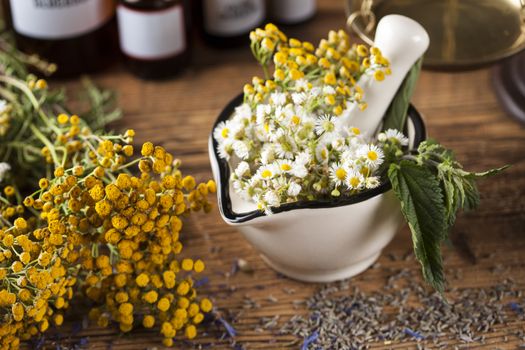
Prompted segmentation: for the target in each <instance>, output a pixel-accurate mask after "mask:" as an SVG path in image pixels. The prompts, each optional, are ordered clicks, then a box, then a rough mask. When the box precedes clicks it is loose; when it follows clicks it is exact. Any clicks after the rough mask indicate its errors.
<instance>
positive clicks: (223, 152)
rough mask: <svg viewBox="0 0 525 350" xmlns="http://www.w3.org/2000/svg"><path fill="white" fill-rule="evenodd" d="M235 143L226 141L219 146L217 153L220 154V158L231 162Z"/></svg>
mask: <svg viewBox="0 0 525 350" xmlns="http://www.w3.org/2000/svg"><path fill="white" fill-rule="evenodd" d="M232 145H233V142H231V141H230V140H225V141H223V142H221V143H219V145H218V146H217V152H218V153H219V156H220V157H221V158H224V159H226V160H229V159H230V157H231V156H232V155H233V147H232Z"/></svg>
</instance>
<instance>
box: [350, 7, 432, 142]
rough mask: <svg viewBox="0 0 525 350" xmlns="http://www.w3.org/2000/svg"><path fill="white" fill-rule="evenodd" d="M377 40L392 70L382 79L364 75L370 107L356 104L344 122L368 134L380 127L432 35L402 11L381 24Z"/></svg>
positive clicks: (366, 98)
mask: <svg viewBox="0 0 525 350" xmlns="http://www.w3.org/2000/svg"><path fill="white" fill-rule="evenodd" d="M374 44H375V46H376V47H378V48H379V49H380V50H381V52H382V54H383V56H384V57H386V58H387V59H388V60H389V61H390V67H391V70H392V73H391V74H390V75H387V76H386V78H385V80H383V81H381V82H376V81H373V77H371V76H369V75H366V76H362V77H361V78H360V79H359V81H358V82H357V84H358V85H359V86H361V88H362V89H363V91H364V100H365V101H366V102H367V104H368V108H367V109H365V110H364V111H360V110H359V109H358V108H356V106H355V105H354V106H352V107H351V108H349V110H348V112H347V113H345V114H346V115H344V116H343V117H344V118H345V119H344V120H343V124H344V125H346V126H355V127H358V128H359V129H361V131H362V132H363V133H366V134H368V135H372V134H374V133H375V132H376V131H377V129H378V127H379V126H380V124H381V120H382V118H383V115H384V114H385V112H386V110H387V108H388V106H389V105H390V101H392V99H393V98H394V95H395V94H396V92H397V90H398V88H399V86H400V85H401V83H402V82H403V79H404V78H405V76H406V75H407V73H408V71H409V70H410V68H411V67H412V65H413V64H414V63H415V62H416V61H417V60H418V59H419V58H420V57H421V56H422V55H423V54H424V53H425V51H426V50H427V48H428V45H429V37H428V34H427V32H426V31H425V29H424V28H423V27H422V26H421V25H420V24H419V23H417V22H416V21H414V20H412V19H410V18H408V17H405V16H401V15H388V16H385V17H383V18H382V19H381V20H380V21H379V24H378V25H377V29H376V35H375V39H374Z"/></svg>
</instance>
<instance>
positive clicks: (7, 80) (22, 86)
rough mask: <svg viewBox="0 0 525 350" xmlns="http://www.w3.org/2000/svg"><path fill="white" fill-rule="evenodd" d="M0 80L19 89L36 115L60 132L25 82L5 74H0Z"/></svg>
mask: <svg viewBox="0 0 525 350" xmlns="http://www.w3.org/2000/svg"><path fill="white" fill-rule="evenodd" d="M0 81H3V82H4V83H6V84H10V85H12V86H14V87H16V88H18V89H20V90H21V91H22V92H23V93H24V94H25V95H26V96H27V98H28V99H29V101H30V102H31V104H32V105H33V108H34V109H35V110H36V111H37V112H38V115H39V116H40V118H41V119H42V121H43V122H44V123H45V124H46V125H47V126H48V127H49V128H51V129H53V131H55V132H56V133H57V134H61V132H60V130H59V129H58V128H56V127H55V126H54V125H53V124H52V123H50V121H49V118H48V117H47V115H46V114H45V113H44V112H43V111H42V109H41V108H40V102H38V100H37V99H36V97H35V95H34V94H33V92H32V91H31V89H29V87H27V85H26V84H24V83H22V82H20V81H19V80H17V79H14V78H11V77H9V76H6V75H0Z"/></svg>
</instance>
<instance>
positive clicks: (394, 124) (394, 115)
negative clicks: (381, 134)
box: [383, 58, 423, 131]
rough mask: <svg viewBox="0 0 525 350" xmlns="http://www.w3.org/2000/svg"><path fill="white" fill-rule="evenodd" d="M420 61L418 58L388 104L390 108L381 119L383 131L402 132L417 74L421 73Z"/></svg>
mask: <svg viewBox="0 0 525 350" xmlns="http://www.w3.org/2000/svg"><path fill="white" fill-rule="evenodd" d="M422 61H423V59H422V58H420V59H419V60H417V62H416V63H414V65H413V66H412V68H411V69H410V71H409V72H408V74H407V76H406V77H405V79H404V80H403V83H402V84H401V86H400V87H399V89H398V90H397V93H396V95H395V96H394V98H393V99H392V102H390V106H388V109H387V111H386V113H385V116H384V117H383V130H388V129H397V130H399V131H403V129H404V126H405V122H406V117H407V111H408V106H409V105H410V98H411V97H412V94H413V93H414V89H415V87H416V82H417V79H418V77H419V72H420V71H421V63H422Z"/></svg>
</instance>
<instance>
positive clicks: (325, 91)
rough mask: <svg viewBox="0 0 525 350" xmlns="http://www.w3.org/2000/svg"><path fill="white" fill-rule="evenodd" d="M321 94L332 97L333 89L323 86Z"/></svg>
mask: <svg viewBox="0 0 525 350" xmlns="http://www.w3.org/2000/svg"><path fill="white" fill-rule="evenodd" d="M323 94H324V95H334V94H335V89H334V88H333V87H331V86H329V85H325V86H323Z"/></svg>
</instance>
